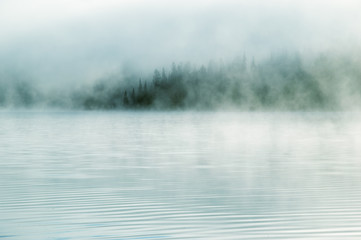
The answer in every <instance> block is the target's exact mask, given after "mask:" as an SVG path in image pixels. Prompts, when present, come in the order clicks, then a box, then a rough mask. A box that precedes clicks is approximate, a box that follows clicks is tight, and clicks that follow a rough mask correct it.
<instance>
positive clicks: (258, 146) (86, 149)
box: [0, 112, 361, 239]
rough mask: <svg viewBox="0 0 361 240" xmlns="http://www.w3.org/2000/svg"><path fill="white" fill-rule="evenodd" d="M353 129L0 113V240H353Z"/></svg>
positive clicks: (286, 117)
mask: <svg viewBox="0 0 361 240" xmlns="http://www.w3.org/2000/svg"><path fill="white" fill-rule="evenodd" d="M359 120H361V117H360V116H357V115H355V114H335V113H184V112H183V113H177V112H173V113H150V112H0V239H2V238H3V239H296V238H297V239H310V238H311V239H360V238H361V221H360V219H361V200H360V199H361V174H360V173H361V150H360V147H361V124H360V121H359Z"/></svg>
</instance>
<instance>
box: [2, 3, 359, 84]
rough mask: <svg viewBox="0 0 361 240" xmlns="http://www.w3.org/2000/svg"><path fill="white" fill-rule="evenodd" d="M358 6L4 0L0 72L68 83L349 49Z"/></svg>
mask: <svg viewBox="0 0 361 240" xmlns="http://www.w3.org/2000/svg"><path fill="white" fill-rule="evenodd" d="M360 12H361V1H359V0H343V1H341V0H333V1H332V0H331V1H330V0H329V1H326V0H313V1H311V0H294V1H291V0H289V1H287V0H267V1H266V0H264V1H261V0H252V1H251V0H249V1H245V0H240V1H231V0H201V1H197V0H193V1H185V0H182V1H180V0H176V1H159V0H158V1H150V0H148V1H146V0H135V1H134V0H126V1H124V0H123V1H121V0H118V1H116V0H31V1H30V0H1V1H0V61H1V63H2V66H1V68H2V69H4V68H8V69H10V68H12V69H15V71H23V72H27V73H29V75H31V76H33V78H35V79H41V80H45V81H57V82H59V81H65V82H68V81H75V80H87V79H94V78H97V77H99V76H101V75H103V74H104V73H106V72H111V71H114V70H115V69H118V68H119V67H120V66H121V65H122V64H123V62H126V63H133V64H136V65H138V66H139V68H140V69H143V70H144V71H146V70H147V69H152V68H154V67H158V66H162V65H165V66H169V64H170V63H171V62H173V61H175V62H178V61H190V62H195V63H202V62H203V63H207V62H208V60H209V59H219V58H222V59H225V60H227V59H230V58H232V57H234V56H237V55H242V54H243V52H245V53H246V54H247V55H249V56H251V55H254V56H256V57H258V58H260V57H262V56H267V55H269V54H270V53H271V52H275V51H276V52H277V51H285V50H286V51H298V52H301V53H310V52H316V53H317V52H321V51H326V50H333V49H335V50H340V49H341V50H342V49H344V48H352V47H354V46H357V45H359V42H360V40H361V30H360V29H361V14H360ZM358 47H359V46H358Z"/></svg>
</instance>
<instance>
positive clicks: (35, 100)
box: [0, 53, 361, 111]
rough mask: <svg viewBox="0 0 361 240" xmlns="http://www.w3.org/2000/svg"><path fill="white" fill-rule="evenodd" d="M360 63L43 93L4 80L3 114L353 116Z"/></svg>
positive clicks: (209, 68) (230, 71)
mask: <svg viewBox="0 0 361 240" xmlns="http://www.w3.org/2000/svg"><path fill="white" fill-rule="evenodd" d="M360 59H361V58H360V57H355V56H342V55H337V54H334V55H332V54H320V55H318V56H317V57H315V58H314V59H304V58H302V57H301V56H300V55H299V54H296V53H293V54H287V53H283V54H276V55H271V56H269V57H268V58H266V59H263V60H262V61H260V62H256V61H255V60H254V59H253V58H251V59H249V58H248V57H247V56H245V55H244V56H242V57H238V58H235V59H234V60H232V61H230V62H228V63H224V62H223V61H221V60H220V61H210V62H209V63H208V64H207V65H201V66H196V65H192V64H191V63H178V64H176V63H173V64H171V66H170V67H169V68H161V69H155V70H154V72H153V73H152V74H149V75H148V76H139V75H137V73H136V72H134V73H132V74H126V75H125V74H113V75H111V76H107V77H104V78H102V79H99V80H97V81H95V82H93V83H91V84H84V85H82V86H81V87H77V88H72V87H69V88H68V90H61V91H60V90H59V91H58V90H57V89H52V90H47V91H44V90H41V88H39V87H36V84H33V82H32V81H26V80H24V79H19V78H18V77H17V78H15V79H12V78H11V76H10V77H9V76H6V75H4V74H3V75H1V78H0V107H1V108H6V107H12V108H17V107H20V108H39V107H40V108H45V107H54V108H71V109H86V110H103V109H104V110H111V109H152V110H153V109H154V110H170V109H176V110H178V109H194V110H228V109H229V110H245V111H247V110H295V111H297V110H325V111H328V110H354V109H360V106H361V105H360V104H361V69H360V68H359V66H360V63H361V60H360Z"/></svg>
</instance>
